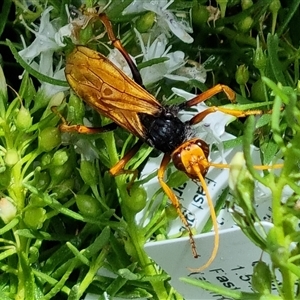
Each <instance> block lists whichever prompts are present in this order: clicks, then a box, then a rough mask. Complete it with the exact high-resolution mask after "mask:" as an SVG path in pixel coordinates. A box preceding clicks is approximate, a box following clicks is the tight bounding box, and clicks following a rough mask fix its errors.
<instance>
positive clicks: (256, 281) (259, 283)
mask: <svg viewBox="0 0 300 300" xmlns="http://www.w3.org/2000/svg"><path fill="white" fill-rule="evenodd" d="M251 283H252V287H253V289H254V290H255V291H256V292H258V293H261V294H264V295H265V294H270V293H271V284H272V274H271V271H270V268H269V266H268V265H267V264H266V263H265V262H263V261H259V262H257V264H256V265H255V266H254V268H253V275H252V279H251Z"/></svg>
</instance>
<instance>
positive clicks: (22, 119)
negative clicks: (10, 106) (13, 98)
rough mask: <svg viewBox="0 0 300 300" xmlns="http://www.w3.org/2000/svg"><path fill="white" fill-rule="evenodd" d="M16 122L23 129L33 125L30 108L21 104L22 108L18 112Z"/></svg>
mask: <svg viewBox="0 0 300 300" xmlns="http://www.w3.org/2000/svg"><path fill="white" fill-rule="evenodd" d="M15 124H16V127H17V128H18V129H19V130H21V131H23V130H26V129H28V128H29V127H31V125H32V117H31V114H30V112H29V110H28V109H27V108H25V107H24V106H21V108H20V110H19V112H18V114H17V117H16V120H15Z"/></svg>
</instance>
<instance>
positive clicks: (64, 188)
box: [52, 178, 75, 199]
mask: <svg viewBox="0 0 300 300" xmlns="http://www.w3.org/2000/svg"><path fill="white" fill-rule="evenodd" d="M74 186H75V179H74V178H68V179H66V180H64V181H63V182H62V183H61V184H59V185H58V186H56V187H54V188H53V189H52V192H53V193H55V194H56V197H57V199H62V198H64V197H66V196H68V195H70V194H71V193H72V190H73V189H74Z"/></svg>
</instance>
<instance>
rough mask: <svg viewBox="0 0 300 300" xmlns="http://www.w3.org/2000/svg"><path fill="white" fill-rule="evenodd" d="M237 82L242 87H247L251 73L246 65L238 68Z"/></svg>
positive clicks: (236, 73)
mask: <svg viewBox="0 0 300 300" xmlns="http://www.w3.org/2000/svg"><path fill="white" fill-rule="evenodd" d="M235 80H236V82H237V83H238V84H240V85H245V84H246V83H247V82H248V80H249V71H248V68H247V67H246V66H245V65H240V66H238V68H237V70H236V72H235Z"/></svg>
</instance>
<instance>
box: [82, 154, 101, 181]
mask: <svg viewBox="0 0 300 300" xmlns="http://www.w3.org/2000/svg"><path fill="white" fill-rule="evenodd" d="M79 173H80V176H81V178H82V180H83V181H84V183H85V184H87V185H88V186H93V185H96V184H98V174H97V170H96V168H95V165H94V164H93V163H92V162H91V161H88V160H82V161H81V162H80V169H79Z"/></svg>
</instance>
